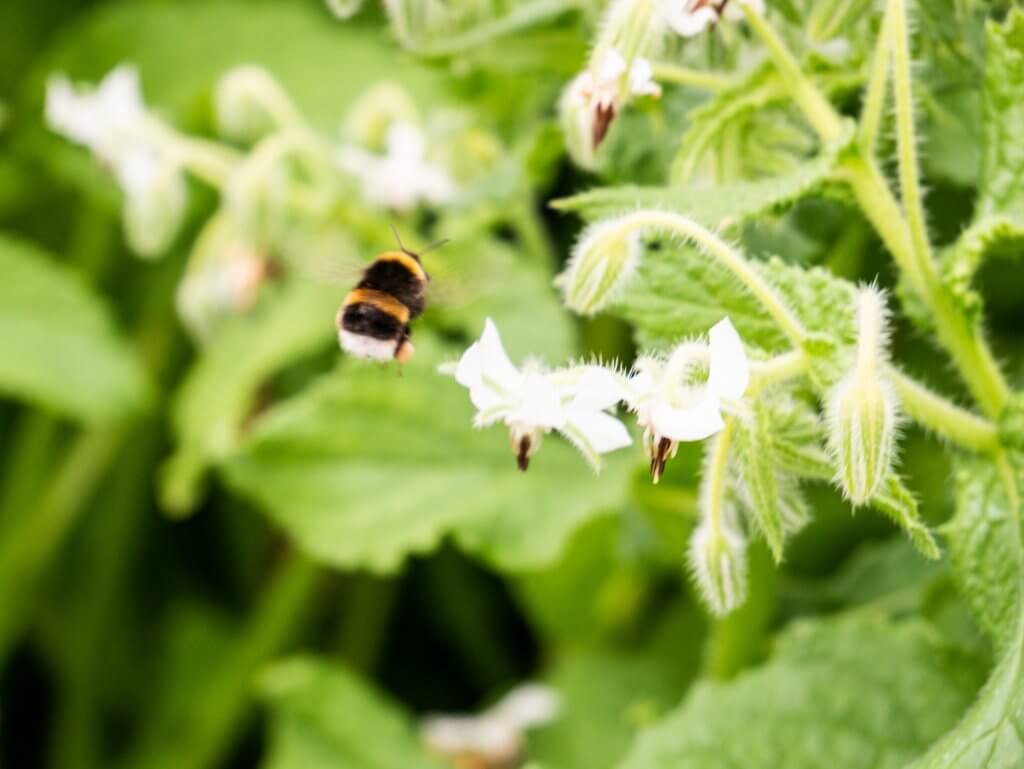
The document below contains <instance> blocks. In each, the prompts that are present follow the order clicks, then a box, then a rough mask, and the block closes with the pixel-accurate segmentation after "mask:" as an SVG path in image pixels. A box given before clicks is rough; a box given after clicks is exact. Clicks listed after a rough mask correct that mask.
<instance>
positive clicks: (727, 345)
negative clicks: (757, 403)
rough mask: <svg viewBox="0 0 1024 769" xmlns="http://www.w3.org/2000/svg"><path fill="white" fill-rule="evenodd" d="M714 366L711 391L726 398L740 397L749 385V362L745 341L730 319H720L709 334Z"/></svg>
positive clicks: (709, 380)
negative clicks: (744, 349)
mask: <svg viewBox="0 0 1024 769" xmlns="http://www.w3.org/2000/svg"><path fill="white" fill-rule="evenodd" d="M708 338H709V339H710V348H711V363H710V370H709V372H708V385H707V386H708V390H709V391H710V392H712V393H715V394H717V395H718V396H719V397H723V398H731V399H736V398H741V397H743V393H745V392H746V391H747V385H748V384H750V363H749V362H748V361H747V354H746V353H745V352H744V351H743V341H742V340H741V339H740V335H739V334H738V333H737V332H736V328H735V327H734V326H733V325H732V321H731V320H729V319H728V318H725V319H724V320H720V321H719V322H718V323H716V324H715V325H714V327H713V328H712V329H711V331H709V332H708Z"/></svg>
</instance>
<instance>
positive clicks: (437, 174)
mask: <svg viewBox="0 0 1024 769" xmlns="http://www.w3.org/2000/svg"><path fill="white" fill-rule="evenodd" d="M426 150H427V147H426V140H425V138H424V136H423V133H422V132H421V131H420V129H419V128H417V127H416V126H415V125H414V124H412V123H408V122H396V123H393V124H392V125H391V127H390V128H389V129H388V135H387V151H386V154H384V155H377V154H375V153H372V152H368V151H367V150H365V149H363V148H361V147H356V146H353V145H344V146H342V147H341V148H340V149H339V151H338V155H337V162H338V166H339V167H340V168H341V169H342V170H343V171H346V172H348V173H350V174H352V175H353V176H355V177H356V178H357V179H358V180H359V183H360V185H361V190H362V195H363V198H364V199H365V200H366V202H368V203H370V204H373V205H378V206H383V207H385V208H391V209H393V210H395V211H408V210H411V209H413V208H415V207H416V206H417V205H419V204H420V203H429V204H432V205H439V204H442V203H446V202H448V201H449V200H451V199H452V198H453V197H454V196H455V182H454V181H453V180H452V178H451V176H450V175H449V174H448V172H447V171H446V170H445V169H444V168H442V167H440V166H438V165H435V164H433V163H431V162H429V161H428V160H427V156H426V155H427V152H426Z"/></svg>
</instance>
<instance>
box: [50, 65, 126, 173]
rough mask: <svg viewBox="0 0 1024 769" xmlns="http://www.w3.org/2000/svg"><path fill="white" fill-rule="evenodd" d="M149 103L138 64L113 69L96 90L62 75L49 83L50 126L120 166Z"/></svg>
mask: <svg viewBox="0 0 1024 769" xmlns="http://www.w3.org/2000/svg"><path fill="white" fill-rule="evenodd" d="M145 115H146V105H145V102H144V101H143V99H142V89H141V88H140V86H139V73H138V70H136V69H135V67H133V66H130V65H127V64H122V65H121V66H119V67H117V68H115V69H113V70H111V71H110V72H109V73H107V76H106V77H104V78H103V80H101V81H100V83H99V85H98V86H96V88H95V89H93V90H91V91H90V90H79V89H77V88H75V86H74V84H73V83H72V82H71V81H70V80H69V79H68V78H67V76H66V75H63V74H55V75H51V76H50V78H49V80H48V81H47V83H46V122H47V124H48V125H49V126H50V128H51V129H53V130H54V131H56V132H57V133H60V134H62V135H64V136H65V137H67V138H68V139H71V140H72V141H74V142H76V143H78V144H82V145H84V146H86V147H88V148H89V149H90V150H92V152H93V153H94V154H95V155H96V156H97V157H99V158H100V159H101V160H103V161H104V162H106V163H109V164H110V165H117V162H118V159H119V157H120V156H121V154H122V152H123V151H124V150H125V149H126V148H127V147H128V146H130V142H127V140H128V139H129V138H130V135H131V134H132V133H133V132H134V131H136V130H137V128H138V126H139V124H140V122H141V121H142V120H143V119H144V118H145Z"/></svg>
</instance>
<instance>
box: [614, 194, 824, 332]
mask: <svg viewBox="0 0 1024 769" xmlns="http://www.w3.org/2000/svg"><path fill="white" fill-rule="evenodd" d="M621 224H622V226H623V227H624V228H625V229H647V228H652V229H663V230H669V231H671V232H675V233H678V234H680V235H682V236H683V237H684V238H686V239H687V240H689V241H691V242H693V243H695V244H696V245H697V246H698V247H699V248H700V249H701V250H703V251H705V252H706V253H708V254H710V255H711V256H713V257H714V258H715V259H717V260H718V261H719V262H721V264H722V265H723V266H724V267H725V268H726V269H728V270H729V271H730V272H731V273H732V274H733V275H735V276H736V277H737V278H739V280H740V282H742V283H743V285H745V286H746V287H747V288H748V289H749V290H750V292H751V293H752V294H753V295H754V296H755V297H757V299H758V301H760V302H761V304H762V306H764V308H765V310H766V311H767V312H768V314H769V315H771V316H772V319H773V320H774V321H775V322H776V323H777V324H778V325H779V328H780V329H782V331H783V333H784V334H785V335H786V336H787V337H788V338H789V340H790V341H791V342H793V344H795V345H797V346H799V345H801V344H802V343H803V340H804V336H805V332H804V329H803V327H802V326H801V325H800V322H799V321H798V320H797V319H796V318H795V317H794V316H793V314H792V313H791V312H790V311H789V309H788V308H787V307H786V305H785V303H784V302H783V301H782V299H781V298H780V297H779V296H778V295H777V294H776V293H775V289H774V288H772V287H771V286H770V285H769V284H768V282H767V281H765V279H764V278H762V277H761V276H760V275H759V274H758V273H757V271H756V270H755V269H754V268H753V267H752V266H751V265H750V264H749V263H748V262H747V260H746V259H744V258H743V255H742V254H740V253H739V252H738V251H736V250H735V249H733V248H732V247H731V246H730V245H729V244H727V243H726V242H725V241H724V240H722V239H721V238H719V237H718V236H717V235H716V234H715V233H713V232H712V231H711V230H709V229H707V228H706V227H704V226H702V225H700V224H698V223H697V222H695V221H693V220H692V219H688V218H687V217H685V216H682V215H681V214H673V213H670V212H668V211H654V210H647V211H637V212H635V213H632V214H626V215H625V216H623V217H622V219H621Z"/></svg>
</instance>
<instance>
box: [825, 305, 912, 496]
mask: <svg viewBox="0 0 1024 769" xmlns="http://www.w3.org/2000/svg"><path fill="white" fill-rule="evenodd" d="M857 326H858V339H857V361H856V364H855V365H854V367H853V370H852V371H850V372H849V373H848V374H847V375H846V377H844V378H843V380H842V381H840V382H839V384H838V385H837V386H836V388H835V389H834V390H833V392H832V397H831V402H830V404H829V423H830V424H829V444H830V447H831V449H832V453H833V458H834V460H835V462H836V464H837V466H838V481H839V484H840V486H841V487H842V489H843V492H844V493H845V494H846V496H847V497H849V498H850V500H851V501H852V502H853V503H854V504H855V505H862V504H864V503H866V502H867V501H868V500H870V499H871V498H872V497H873V496H875V494H877V493H878V491H879V490H880V488H881V486H882V483H883V482H884V481H885V479H886V478H887V477H888V476H889V474H890V473H891V471H892V463H893V459H894V455H895V451H896V434H897V430H898V418H897V403H896V397H895V395H894V393H893V390H892V387H891V386H890V385H889V383H888V382H886V381H885V380H884V379H883V376H884V375H883V370H882V364H883V363H884V362H885V358H886V353H885V343H886V316H885V305H884V299H883V297H882V295H881V294H880V293H879V292H878V291H877V290H875V289H864V290H862V291H861V292H860V293H859V294H858V296H857Z"/></svg>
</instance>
